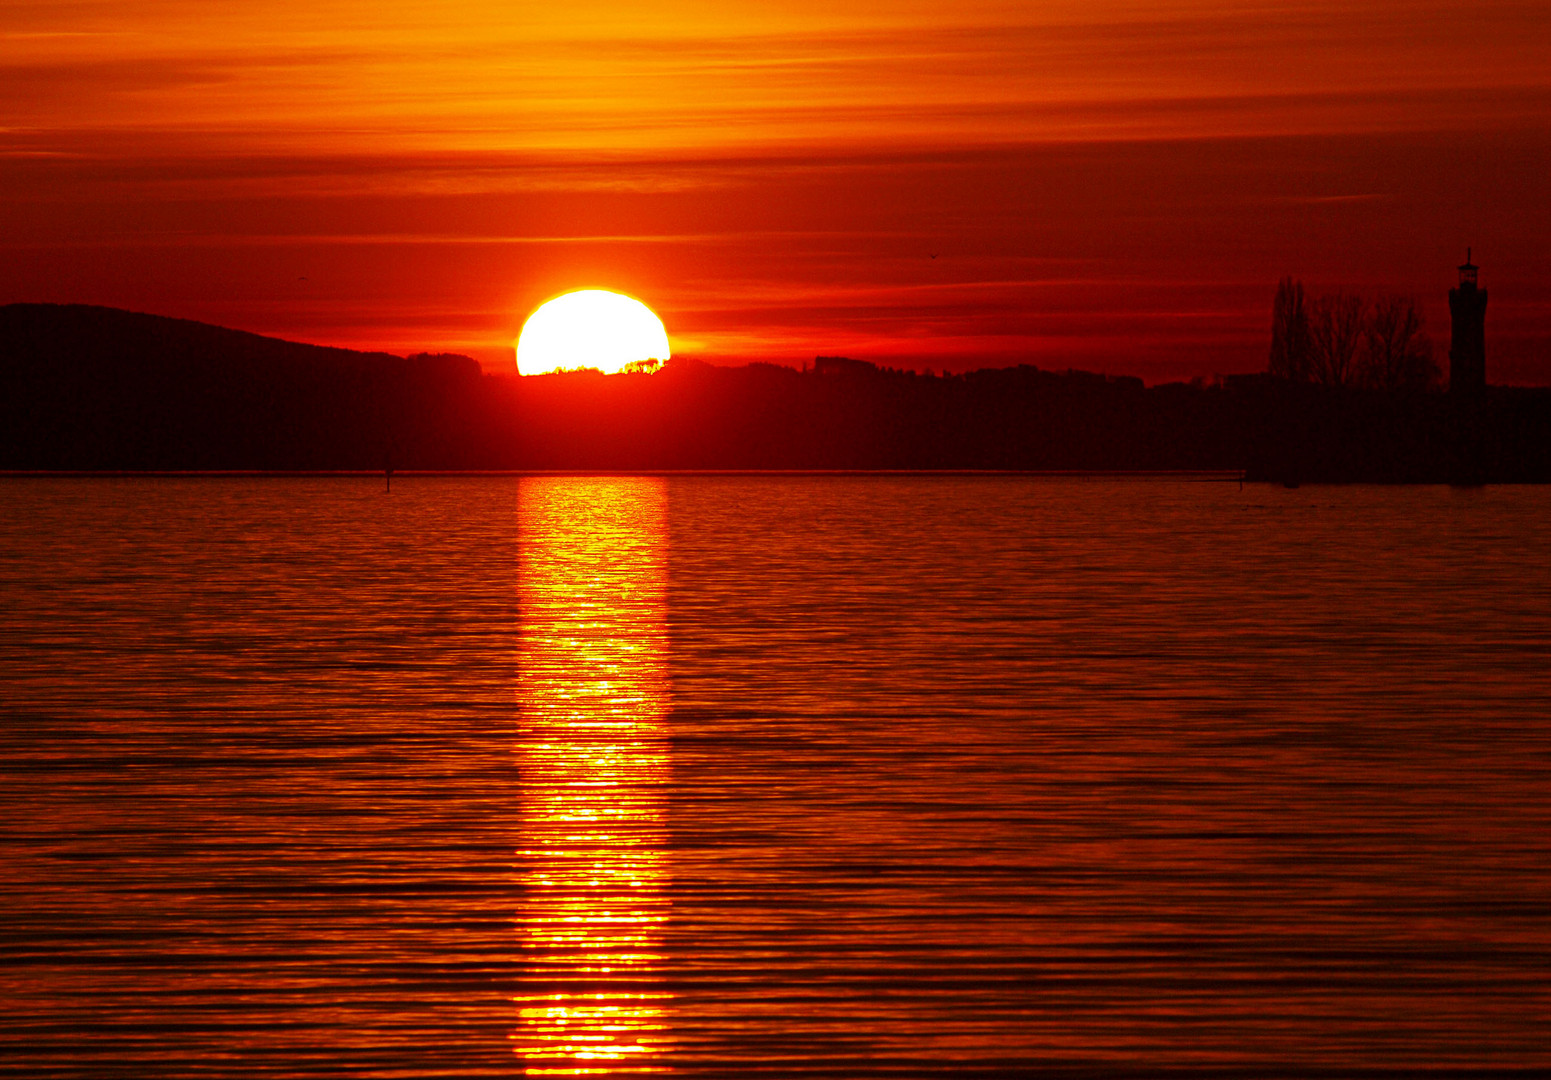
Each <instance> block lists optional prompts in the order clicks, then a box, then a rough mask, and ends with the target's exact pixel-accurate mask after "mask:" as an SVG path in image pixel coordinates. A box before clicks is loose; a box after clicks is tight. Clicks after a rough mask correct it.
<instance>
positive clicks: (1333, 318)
mask: <svg viewBox="0 0 1551 1080" xmlns="http://www.w3.org/2000/svg"><path fill="white" fill-rule="evenodd" d="M1267 370H1268V371H1269V372H1270V373H1271V374H1272V375H1275V376H1277V377H1279V378H1283V379H1288V380H1290V381H1292V382H1305V383H1318V384H1319V385H1321V386H1356V387H1365V388H1368V389H1373V390H1386V391H1391V392H1404V393H1420V392H1422V391H1425V390H1428V389H1432V388H1434V387H1436V386H1437V384H1438V379H1439V368H1438V365H1437V363H1435V362H1434V360H1433V348H1432V341H1431V340H1430V339H1429V338H1428V336H1427V333H1426V331H1424V330H1423V329H1422V316H1421V314H1420V313H1419V312H1418V311H1417V310H1416V301H1415V300H1414V299H1413V298H1411V297H1409V296H1381V297H1379V298H1378V299H1376V300H1374V301H1373V302H1371V303H1369V302H1367V301H1365V300H1364V299H1363V298H1362V297H1360V296H1354V295H1352V294H1350V293H1346V292H1339V291H1338V292H1335V293H1333V294H1330V295H1327V296H1321V297H1319V298H1317V299H1315V300H1312V301H1311V300H1309V299H1307V298H1306V297H1305V295H1304V291H1303V282H1301V281H1294V280H1293V279H1292V278H1290V277H1285V278H1283V279H1282V280H1281V282H1280V283H1278V285H1277V287H1276V298H1275V300H1274V301H1273V302H1272V305H1271V359H1270V365H1269V367H1268V369H1267Z"/></svg>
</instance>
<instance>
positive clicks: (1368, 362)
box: [1361, 296, 1438, 392]
mask: <svg viewBox="0 0 1551 1080" xmlns="http://www.w3.org/2000/svg"><path fill="white" fill-rule="evenodd" d="M1363 344H1364V350H1363V358H1362V360H1363V363H1362V380H1361V381H1362V382H1363V383H1364V384H1365V385H1367V386H1371V387H1374V388H1375V389H1379V390H1407V391H1412V392H1415V391H1419V390H1425V389H1427V387H1428V386H1430V385H1431V384H1432V383H1434V382H1435V381H1436V380H1437V378H1438V365H1437V364H1435V363H1433V350H1432V342H1431V341H1430V340H1429V339H1428V337H1427V335H1426V333H1424V332H1423V331H1422V316H1421V315H1420V314H1419V313H1418V312H1417V310H1416V301H1415V300H1413V299H1412V298H1411V297H1409V296H1386V297H1381V298H1380V299H1379V300H1378V301H1377V302H1376V303H1375V304H1374V305H1373V310H1372V311H1370V312H1369V313H1368V318H1367V319H1366V320H1365V321H1364V324H1363Z"/></svg>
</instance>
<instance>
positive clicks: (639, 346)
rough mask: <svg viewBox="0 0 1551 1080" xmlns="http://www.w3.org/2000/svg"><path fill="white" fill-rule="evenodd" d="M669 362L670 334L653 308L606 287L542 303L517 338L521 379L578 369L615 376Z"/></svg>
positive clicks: (566, 295) (582, 290)
mask: <svg viewBox="0 0 1551 1080" xmlns="http://www.w3.org/2000/svg"><path fill="white" fill-rule="evenodd" d="M668 358H669V349H668V331H667V330H666V329H665V328H664V327H663V325H662V320H661V319H659V318H658V317H657V316H656V315H655V314H653V312H652V309H651V308H649V307H647V306H646V305H645V304H643V303H641V301H639V300H637V299H635V298H634V297H631V296H625V295H624V294H622V293H616V292H609V291H607V290H605V289H580V290H578V291H576V292H569V293H566V294H565V295H564V296H557V297H555V298H554V299H553V300H549V301H546V302H545V303H543V304H540V305H539V307H538V310H537V311H535V312H534V313H533V314H532V315H529V316H528V321H527V322H525V323H523V324H522V334H521V335H520V336H519V337H518V338H517V372H518V374H520V375H542V374H544V373H545V372H550V371H572V370H575V369H577V368H597V369H598V370H599V371H602V372H605V373H607V374H614V373H615V372H619V371H624V370H625V369H627V368H629V367H631V366H633V365H642V364H649V363H651V362H652V361H654V360H655V361H666V360H667V359H668Z"/></svg>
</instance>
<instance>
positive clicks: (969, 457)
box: [0, 288, 1551, 481]
mask: <svg viewBox="0 0 1551 1080" xmlns="http://www.w3.org/2000/svg"><path fill="white" fill-rule="evenodd" d="M1288 292H1289V295H1290V297H1291V299H1290V301H1289V304H1290V305H1291V310H1292V311H1293V312H1294V314H1293V316H1291V317H1290V318H1289V319H1288V321H1287V325H1288V326H1291V327H1294V328H1296V327H1297V326H1299V325H1301V324H1300V321H1299V319H1298V318H1297V316H1296V314H1295V313H1296V311H1297V309H1298V297H1299V290H1297V289H1296V288H1291V289H1289V290H1288ZM1281 295H1282V293H1281V290H1279V292H1278V296H1279V297H1280V296H1281ZM1279 303H1280V300H1279ZM1304 306H1305V308H1306V310H1308V311H1309V318H1308V324H1309V336H1310V339H1311V340H1315V339H1317V335H1318V334H1319V333H1320V332H1322V331H1321V329H1320V328H1321V326H1322V323H1321V319H1322V318H1323V317H1322V316H1316V315H1315V312H1316V311H1317V310H1318V309H1319V307H1320V305H1319V304H1318V302H1316V303H1315V304H1307V302H1306V301H1305V302H1304ZM1338 306H1339V305H1338ZM1346 306H1347V307H1348V308H1349V307H1350V306H1351V305H1350V304H1347V305H1346ZM1379 307H1380V305H1371V306H1366V307H1363V308H1361V309H1360V311H1361V314H1362V318H1361V319H1359V320H1358V324H1359V326H1360V327H1363V328H1364V329H1363V331H1362V333H1361V334H1360V335H1359V337H1358V340H1357V342H1356V344H1355V345H1353V346H1352V347H1351V351H1350V354H1348V353H1346V352H1341V351H1332V352H1331V353H1330V355H1331V356H1334V357H1335V358H1336V359H1337V360H1339V359H1340V358H1341V357H1343V356H1348V355H1349V361H1350V362H1349V364H1348V366H1345V367H1342V366H1340V365H1339V364H1338V365H1336V366H1334V367H1330V368H1326V367H1320V366H1318V365H1320V364H1324V363H1325V361H1324V360H1323V359H1320V360H1317V361H1316V360H1309V359H1308V358H1309V357H1311V356H1323V355H1324V354H1323V353H1321V352H1320V351H1319V350H1320V349H1322V348H1324V346H1320V345H1318V344H1311V345H1309V346H1307V350H1306V351H1300V350H1303V349H1304V346H1302V345H1299V344H1298V343H1297V341H1296V340H1294V339H1291V338H1286V337H1281V338H1279V337H1278V336H1277V335H1273V350H1274V349H1276V348H1277V346H1276V345H1275V342H1276V341H1277V340H1282V341H1283V342H1289V341H1291V344H1286V345H1284V346H1283V347H1284V348H1285V349H1286V353H1285V355H1288V356H1292V357H1295V358H1300V359H1298V360H1297V363H1298V364H1299V365H1300V366H1299V367H1298V368H1297V371H1298V376H1297V377H1293V376H1284V375H1282V374H1281V373H1279V372H1278V373H1275V374H1273V373H1263V374H1256V375H1233V376H1226V377H1223V378H1220V379H1213V380H1197V381H1195V382H1192V383H1169V384H1165V385H1160V386H1153V387H1146V386H1144V385H1143V384H1142V381H1141V380H1140V379H1137V378H1134V377H1129V376H1119V377H1117V376H1106V375H1102V374H1096V373H1092V372H1084V371H1071V370H1068V371H1059V372H1057V371H1048V370H1042V369H1040V368H1037V367H1034V366H1032V365H1027V364H1024V365H1018V366H1015V367H1007V368H990V369H984V370H980V371H972V372H967V373H964V374H957V375H946V374H944V375H931V374H919V373H917V372H913V371H892V370H888V369H882V368H879V367H877V366H875V365H873V364H870V363H867V362H866V361H862V360H853V359H846V358H841V357H825V358H821V359H820V360H818V361H816V362H815V363H814V364H813V366H812V367H811V369H809V370H807V371H799V370H797V369H795V368H790V367H780V366H776V365H773V364H759V363H756V364H748V365H745V366H739V367H733V366H720V365H712V364H705V363H699V362H697V361H694V360H690V359H685V358H678V359H675V360H672V361H670V362H669V363H668V364H666V365H665V366H663V367H662V369H661V370H658V371H655V372H654V371H648V370H642V371H638V372H634V373H627V374H620V375H607V376H605V375H602V374H599V373H597V372H569V373H565V374H556V375H544V376H537V377H525V378H518V377H515V376H500V375H492V374H487V373H482V372H481V370H480V368H479V365H478V364H477V363H475V362H474V361H473V360H471V359H469V358H468V357H463V356H457V355H449V354H431V353H421V354H417V355H415V356H410V357H400V356H392V355H389V354H385V353H360V352H352V351H349V350H344V349H330V348H321V347H318V346H312V345H302V344H297V343H293V342H285V341H278V340H275V339H272V338H264V337H260V336H258V335H254V334H245V333H240V332H238V331H233V330H227V329H223V328H220V327H214V326H207V325H203V324H200V323H193V322H186V321H181V320H176V319H165V318H160V317H157V316H151V315H142V314H136V313H132V312H124V311H116V310H113V309H108V308H97V307H84V306H55V305H27V304H18V305H10V306H7V307H0V469H12V470H17V469H21V470H59V469H72V470H182V469H194V470H208V469H216V470H219V469H241V470H249V469H251V470H333V469H350V470H359V469H372V470H380V469H385V468H393V469H395V470H401V471H402V470H414V469H433V470H434V469H566V470H570V469H583V470H594V469H597V470H609V469H618V470H661V469H1101V470H1132V469H1135V470H1152V469H1224V470H1229V469H1231V470H1244V471H1245V472H1246V473H1247V474H1248V476H1249V477H1250V478H1261V479H1271V480H1284V481H1287V480H1297V481H1315V480H1376V481H1427V480H1432V481H1437V480H1449V479H1466V480H1475V479H1492V480H1551V391H1547V390H1523V389H1510V388H1503V387H1491V388H1489V391H1488V393H1487V395H1486V396H1485V398H1484V399H1483V400H1482V401H1481V402H1479V403H1478V405H1477V406H1472V407H1473V408H1478V410H1479V414H1478V415H1477V416H1476V418H1475V419H1474V420H1472V424H1473V425H1474V426H1473V427H1472V429H1471V430H1472V431H1478V432H1480V437H1479V438H1476V437H1475V436H1472V437H1471V439H1462V438H1461V435H1460V431H1461V424H1460V419H1459V416H1458V415H1457V413H1456V411H1455V410H1454V408H1453V406H1452V404H1451V402H1450V399H1449V396H1448V395H1445V394H1441V393H1418V392H1413V390H1415V389H1416V388H1417V387H1418V386H1420V385H1422V384H1421V383H1420V382H1419V380H1417V379H1416V378H1409V379H1398V381H1395V380H1393V379H1390V377H1389V376H1385V379H1386V380H1389V381H1379V380H1377V378H1376V376H1373V375H1371V374H1364V375H1362V376H1361V378H1359V376H1358V375H1357V374H1353V373H1355V372H1362V371H1371V370H1377V369H1376V368H1375V367H1374V365H1376V364H1377V362H1378V361H1377V360H1375V357H1378V358H1381V359H1382V358H1383V357H1386V356H1391V355H1398V356H1400V357H1402V359H1403V358H1404V357H1406V356H1407V355H1412V354H1413V353H1414V349H1413V348H1412V347H1411V346H1409V345H1408V344H1407V343H1409V342H1414V341H1415V340H1416V338H1417V336H1418V334H1417V329H1413V330H1410V331H1407V330H1406V327H1407V325H1408V320H1407V316H1406V310H1405V309H1404V308H1400V309H1399V310H1398V323H1397V326H1398V328H1397V329H1396V330H1394V331H1391V330H1389V329H1387V324H1385V323H1383V322H1382V321H1380V320H1378V319H1377V318H1376V317H1375V312H1376V311H1378V309H1379ZM1280 310H1281V309H1280V308H1278V311H1280ZM1416 326H1417V328H1418V329H1419V326H1420V323H1419V321H1418V322H1417V324H1416ZM1370 328H1371V329H1370ZM1293 333H1294V334H1296V333H1298V331H1296V330H1294V331H1293ZM1408 335H1409V336H1408ZM1386 343H1389V344H1386ZM1395 343H1398V344H1395ZM1383 348H1391V349H1392V352H1391V353H1386V352H1384V351H1383ZM1408 349H1412V352H1411V353H1408V351H1407V350H1408ZM1280 362H1281V361H1276V360H1275V354H1273V363H1280ZM1385 362H1386V363H1388V361H1385ZM1406 363H1411V361H1404V362H1403V363H1402V364H1401V365H1400V366H1401V368H1403V369H1404V368H1405V364H1406ZM1413 367H1414V365H1413ZM1383 370H1386V371H1387V370H1389V368H1388V367H1386V368H1384V369H1383ZM1407 370H1409V369H1407ZM1320 372H1325V374H1324V375H1321V374H1320ZM1431 378H1432V376H1429V379H1431ZM1427 385H1432V383H1431V382H1429V383H1428V384H1427ZM1381 387H1395V389H1387V388H1381Z"/></svg>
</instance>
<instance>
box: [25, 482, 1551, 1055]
mask: <svg viewBox="0 0 1551 1080" xmlns="http://www.w3.org/2000/svg"><path fill="white" fill-rule="evenodd" d="M1548 535H1551V490H1546V489H1533V488H1488V489H1484V490H1476V491H1461V490H1449V489H1443V488H1405V489H1376V488H1308V487H1306V488H1303V489H1299V490H1296V491H1287V490H1283V489H1280V488H1266V487H1247V488H1245V489H1244V490H1242V491H1240V490H1239V489H1238V488H1237V486H1235V485H1232V484H1209V483H1188V482H1162V481H1119V480H1103V481H1082V480H1049V479H1024V478H982V479H966V478H933V477H916V478H881V477H880V478H865V477H861V478H857V477H853V478H841V477H828V478H824V477H820V478H804V477H795V478H794V477H754V478H732V477H707V478H690V477H686V478H672V479H667V480H662V479H650V478H626V479H599V480H589V479H529V480H523V481H518V480H515V479H476V478H422V479H416V478H409V479H402V480H398V481H395V484H394V490H393V492H392V493H391V494H384V493H383V492H382V490H381V485H380V482H375V481H371V480H354V479H317V480H251V479H156V480H83V479H70V480H40V479H12V480H5V481H0V598H3V608H0V664H3V668H0V723H3V727H0V912H3V914H0V1073H10V1074H22V1075H28V1076H53V1075H60V1076H90V1075H135V1076H178V1077H182V1076H187V1077H194V1076H199V1077H210V1076H227V1075H233V1076H235V1075H258V1074H265V1073H270V1074H276V1075H286V1076H318V1075H336V1076H338V1075H343V1076H380V1077H387V1076H406V1077H407V1076H439V1075H445V1076H468V1075H482V1074H499V1075H517V1074H521V1073H523V1072H524V1071H527V1072H529V1073H533V1074H542V1073H546V1072H554V1073H559V1074H574V1073H576V1072H579V1071H580V1072H590V1073H592V1074H595V1075H626V1074H635V1073H641V1072H648V1071H660V1072H669V1073H685V1074H694V1075H717V1076H730V1075H745V1074H761V1073H762V1074H768V1075H780V1076H788V1075H830V1076H846V1077H851V1076H855V1077H865V1076H869V1075H888V1076H912V1075H929V1074H946V1073H983V1074H1006V1075H1019V1074H1023V1073H1028V1074H1042V1073H1046V1072H1054V1073H1057V1074H1060V1073H1061V1072H1063V1071H1064V1070H1067V1069H1071V1070H1074V1071H1079V1072H1091V1073H1095V1074H1111V1073H1122V1072H1128V1071H1138V1072H1156V1071H1166V1070H1171V1069H1187V1070H1194V1069H1221V1068H1225V1069H1228V1070H1231V1071H1236V1072H1243V1073H1250V1074H1255V1075H1267V1074H1278V1073H1297V1072H1334V1073H1351V1072H1362V1071H1368V1070H1380V1071H1382V1070H1394V1071H1396V1072H1400V1073H1409V1072H1412V1071H1416V1070H1418V1069H1465V1068H1482V1069H1497V1070H1513V1069H1526V1070H1527V1069H1531V1068H1537V1067H1538V1068H1546V1067H1548V1066H1551V728H1548V724H1551V715H1548V714H1551V561H1548V558H1547V553H1548V551H1551V547H1548V541H1547V537H1548Z"/></svg>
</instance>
